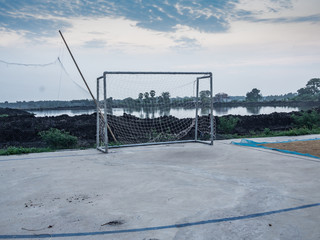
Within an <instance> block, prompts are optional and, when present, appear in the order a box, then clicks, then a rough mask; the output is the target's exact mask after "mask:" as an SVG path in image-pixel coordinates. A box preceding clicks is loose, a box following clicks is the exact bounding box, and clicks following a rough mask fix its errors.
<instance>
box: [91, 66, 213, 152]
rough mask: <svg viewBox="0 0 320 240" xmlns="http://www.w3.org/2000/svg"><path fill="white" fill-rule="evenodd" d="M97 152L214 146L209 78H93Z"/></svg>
mask: <svg viewBox="0 0 320 240" xmlns="http://www.w3.org/2000/svg"><path fill="white" fill-rule="evenodd" d="M97 103H98V104H97V133H96V134H97V139H96V141H97V149H98V150H100V151H103V152H105V153H107V152H108V149H109V148H115V147H129V146H145V145H156V144H173V143H185V142H199V143H205V144H209V145H213V141H214V139H215V120H214V116H213V77H212V73H211V72H104V73H103V75H102V76H101V77H98V78H97Z"/></svg>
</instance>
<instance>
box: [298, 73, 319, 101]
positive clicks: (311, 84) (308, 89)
mask: <svg viewBox="0 0 320 240" xmlns="http://www.w3.org/2000/svg"><path fill="white" fill-rule="evenodd" d="M297 92H298V96H297V97H295V99H296V100H302V101H309V100H313V101H315V100H318V101H320V78H312V79H310V80H309V81H308V82H307V84H306V86H305V87H304V88H300V89H299V90H298V91H297Z"/></svg>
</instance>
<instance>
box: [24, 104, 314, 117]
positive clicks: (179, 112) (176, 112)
mask: <svg viewBox="0 0 320 240" xmlns="http://www.w3.org/2000/svg"><path fill="white" fill-rule="evenodd" d="M307 109H308V108H307ZM300 110H305V109H304V108H301V107H267V106H263V107H215V108H214V110H213V114H214V115H215V116H223V115H229V114H232V115H257V114H270V113H273V112H292V111H300ZM29 112H31V113H34V114H35V115H36V116H37V117H45V116H59V115H62V114H67V115H69V116H75V115H81V114H92V113H95V110H94V109H91V110H43V111H29ZM109 113H111V112H109ZM123 113H127V114H132V115H134V116H137V117H140V118H146V117H148V118H155V117H159V116H164V115H167V116H169V115H172V116H175V117H177V118H187V117H194V116H195V110H194V109H184V108H171V109H168V110H160V109H157V110H154V111H152V112H151V111H150V112H146V111H144V110H133V109H125V108H113V109H112V114H113V115H116V116H122V115H123ZM209 113H210V109H199V113H198V114H199V115H208V114H209Z"/></svg>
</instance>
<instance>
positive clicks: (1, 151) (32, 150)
mask: <svg viewBox="0 0 320 240" xmlns="http://www.w3.org/2000/svg"><path fill="white" fill-rule="evenodd" d="M50 151H52V150H51V149H50V148H23V147H8V148H7V149H0V155H14V154H24V153H40V152H50Z"/></svg>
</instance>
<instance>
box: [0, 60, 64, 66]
mask: <svg viewBox="0 0 320 240" xmlns="http://www.w3.org/2000/svg"><path fill="white" fill-rule="evenodd" d="M57 61H58V59H56V60H55V61H53V62H50V63H44V64H38V63H35V64H34V63H15V62H7V61H3V60H0V63H4V64H7V65H16V66H24V67H47V66H50V65H54V64H56V63H57Z"/></svg>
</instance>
